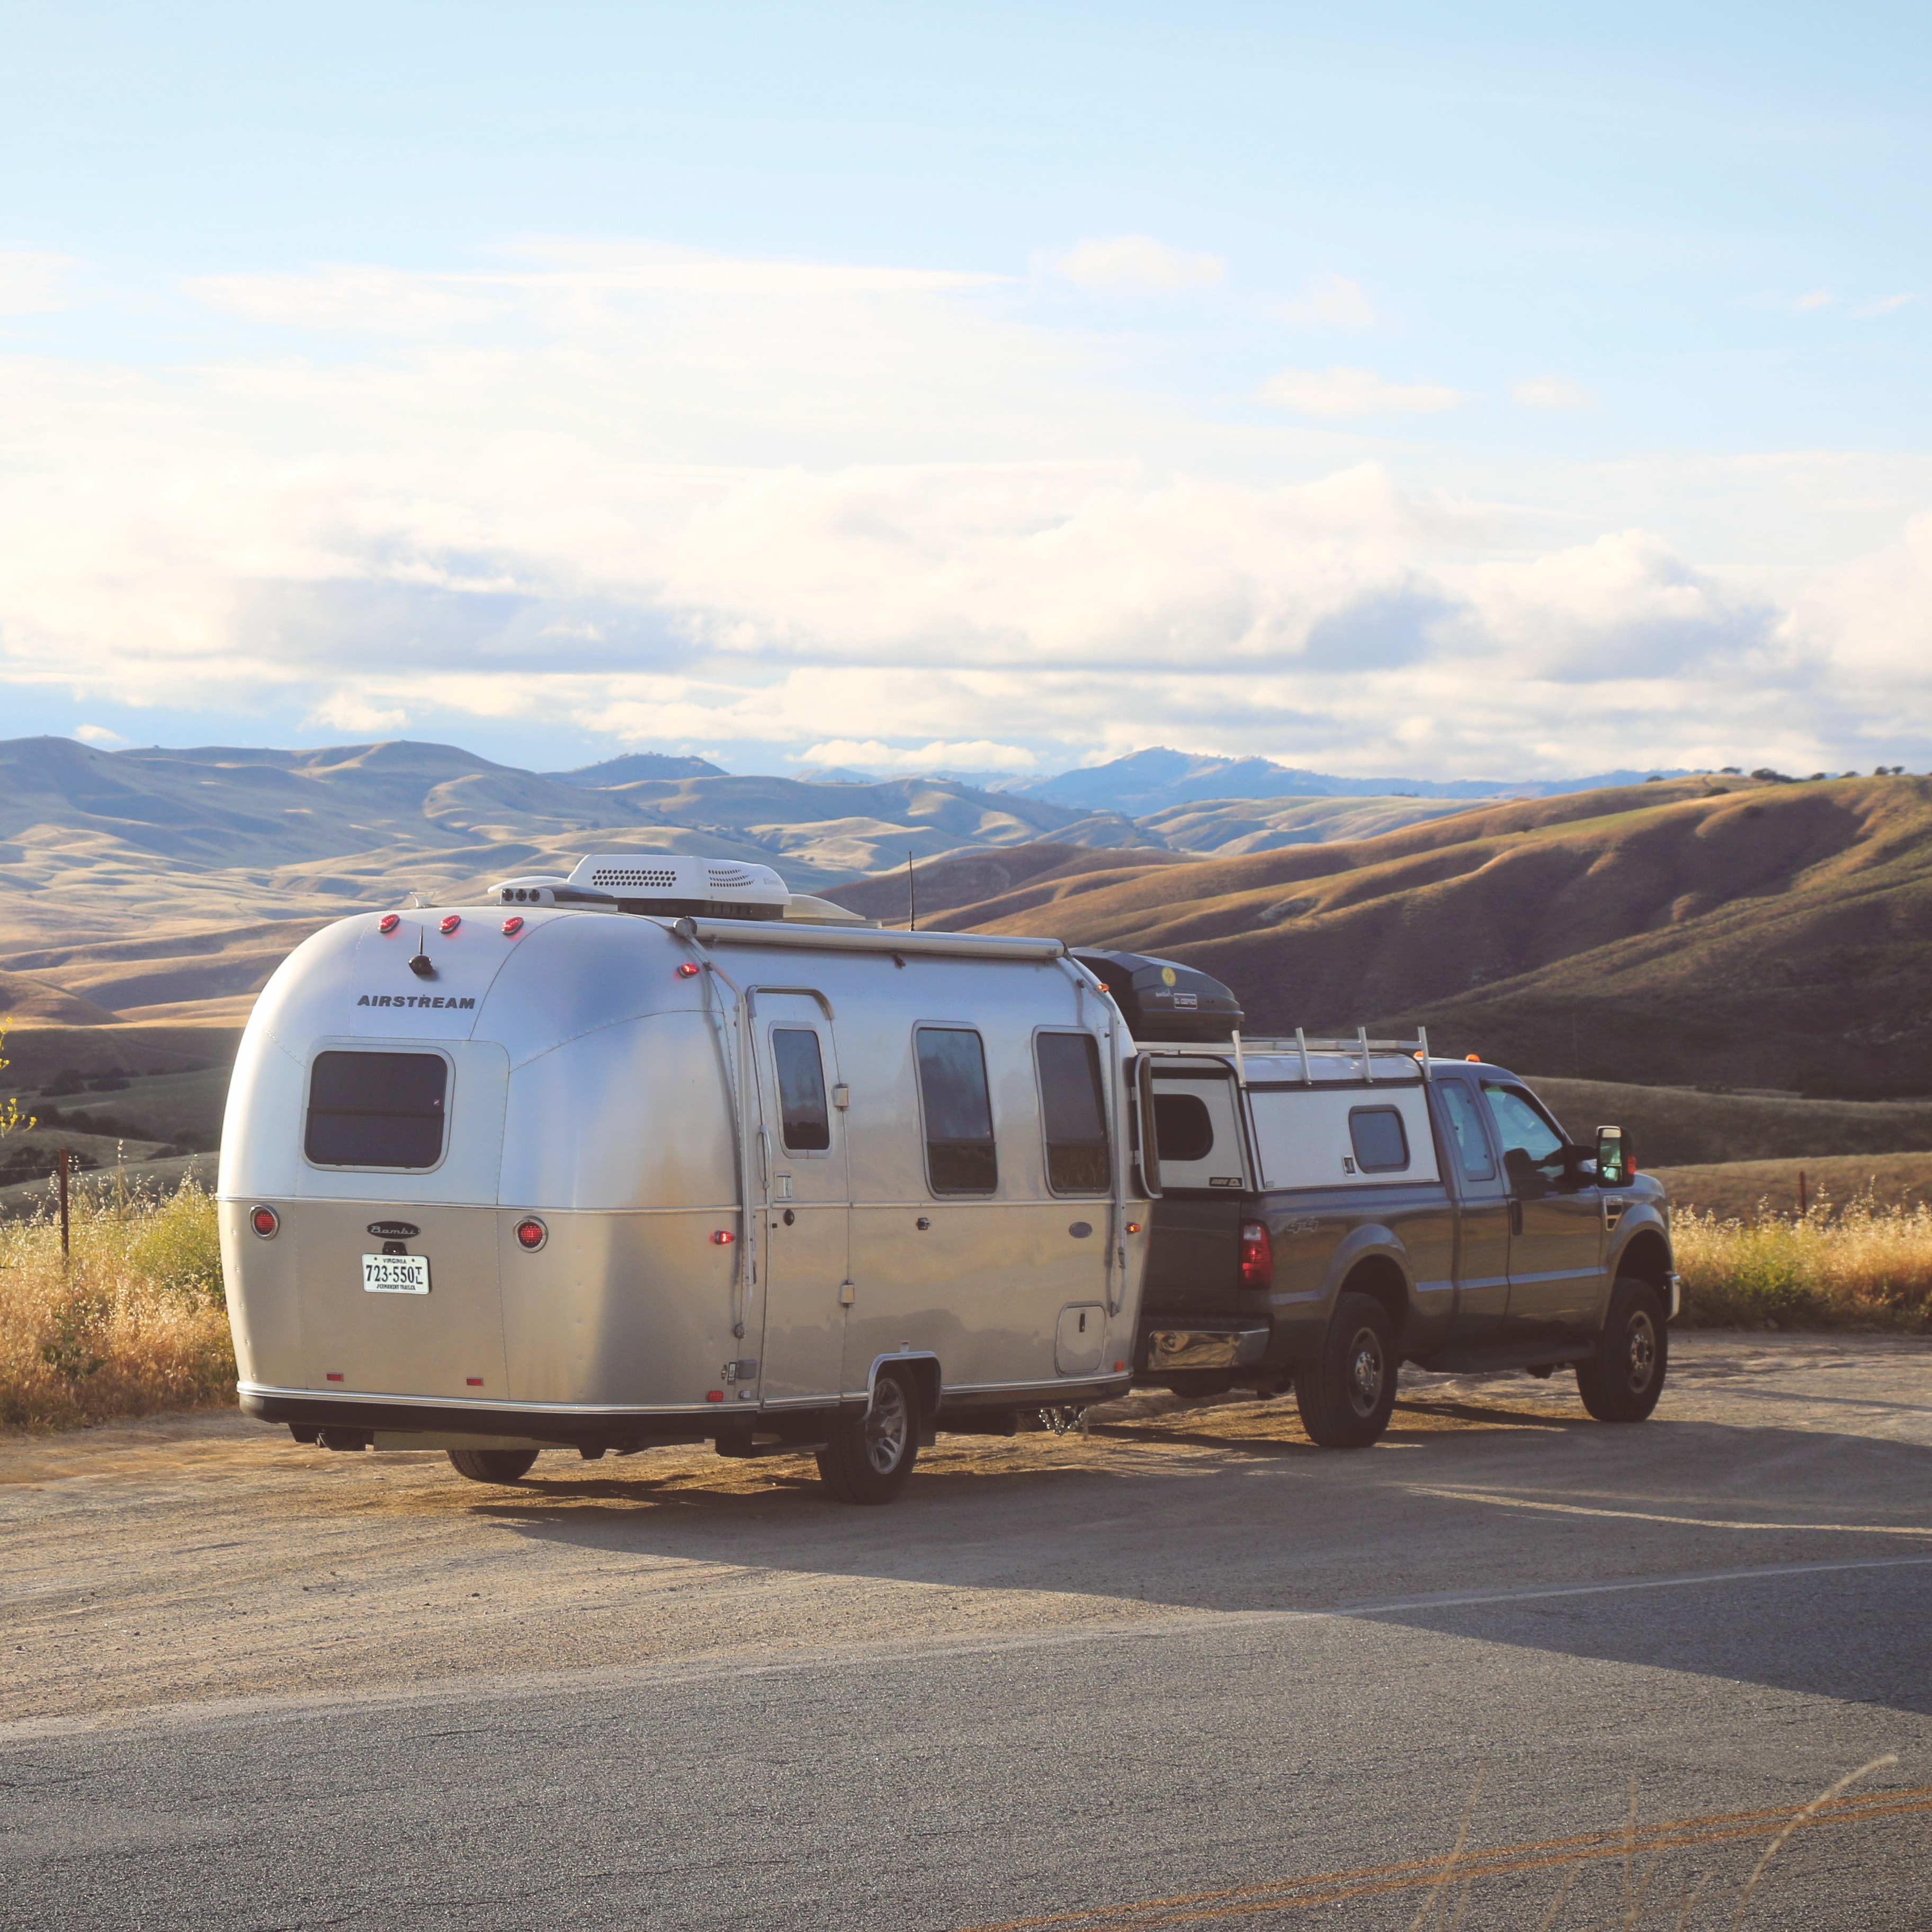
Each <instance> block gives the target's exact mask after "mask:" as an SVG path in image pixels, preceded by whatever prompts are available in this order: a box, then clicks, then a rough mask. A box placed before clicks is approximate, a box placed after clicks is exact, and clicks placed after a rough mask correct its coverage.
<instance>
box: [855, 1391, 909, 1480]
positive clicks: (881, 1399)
mask: <svg viewBox="0 0 1932 1932" xmlns="http://www.w3.org/2000/svg"><path fill="white" fill-rule="evenodd" d="M911 1433H912V1417H911V1415H910V1414H909V1413H908V1412H907V1407H906V1399H905V1391H904V1389H903V1388H901V1387H900V1386H899V1385H898V1382H897V1380H896V1379H895V1378H894V1377H892V1376H880V1378H879V1380H878V1383H877V1386H876V1387H875V1388H874V1389H873V1391H872V1406H871V1408H870V1409H868V1410H867V1411H866V1412H865V1457H866V1460H868V1462H869V1463H871V1466H872V1467H873V1468H874V1469H876V1470H877V1472H878V1473H879V1474H880V1475H882V1476H889V1475H891V1474H892V1472H893V1471H894V1470H895V1469H897V1468H898V1466H899V1464H900V1463H901V1460H904V1456H905V1451H906V1441H907V1437H908V1436H910V1434H911Z"/></svg>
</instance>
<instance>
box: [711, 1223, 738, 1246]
mask: <svg viewBox="0 0 1932 1932" xmlns="http://www.w3.org/2000/svg"><path fill="white" fill-rule="evenodd" d="M711 1238H712V1241H715V1243H716V1244H717V1245H718V1247H721V1248H728V1247H730V1245H731V1244H732V1243H733V1241H736V1239H737V1236H736V1235H734V1234H733V1233H732V1232H731V1230H730V1229H729V1228H714V1229H712V1231H711Z"/></svg>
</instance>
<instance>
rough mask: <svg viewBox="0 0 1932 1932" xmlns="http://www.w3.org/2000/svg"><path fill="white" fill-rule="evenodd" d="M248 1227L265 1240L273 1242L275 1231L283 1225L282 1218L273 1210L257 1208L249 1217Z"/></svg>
mask: <svg viewBox="0 0 1932 1932" xmlns="http://www.w3.org/2000/svg"><path fill="white" fill-rule="evenodd" d="M248 1225H249V1226H250V1227H251V1228H253V1229H254V1231H255V1232H256V1233H257V1234H258V1235H260V1236H261V1238H263V1241H273V1240H274V1239H275V1231H276V1230H277V1229H278V1228H280V1227H281V1225H282V1217H281V1216H280V1215H279V1214H277V1213H276V1212H275V1210H274V1209H273V1208H257V1209H256V1210H255V1211H254V1214H251V1215H250V1216H249V1217H248Z"/></svg>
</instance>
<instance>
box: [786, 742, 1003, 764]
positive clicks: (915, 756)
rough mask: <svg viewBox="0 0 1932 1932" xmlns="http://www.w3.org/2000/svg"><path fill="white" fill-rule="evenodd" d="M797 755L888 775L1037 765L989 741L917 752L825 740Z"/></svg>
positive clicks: (924, 747) (944, 744)
mask: <svg viewBox="0 0 1932 1932" xmlns="http://www.w3.org/2000/svg"><path fill="white" fill-rule="evenodd" d="M799 755H800V757H801V758H802V760H804V762H805V763H808V764H814V765H856V766H861V767H862V768H864V769H869V770H872V771H892V772H936V771H945V770H950V771H974V772H1030V771H1032V770H1034V769H1035V768H1036V767H1037V766H1038V764H1039V763H1040V760H1038V759H1037V757H1034V754H1033V753H1032V752H1031V751H1028V750H1027V749H1026V748H1025V747H1024V746H1023V745H1001V744H998V743H995V742H994V741H993V740H992V739H990V738H969V739H961V740H958V741H956V742H953V743H951V744H948V743H947V742H945V741H944V740H943V739H938V738H935V739H934V740H933V741H932V743H931V744H929V745H922V746H920V747H919V748H918V749H917V750H904V749H902V748H900V747H898V746H897V745H888V744H886V743H885V742H883V741H882V740H881V739H877V738H865V739H858V738H829V739H826V741H825V742H824V743H823V744H822V745H813V746H812V747H811V749H810V750H808V751H804V752H802V753H801V754H799Z"/></svg>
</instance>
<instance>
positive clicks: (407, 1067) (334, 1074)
mask: <svg viewBox="0 0 1932 1932" xmlns="http://www.w3.org/2000/svg"><path fill="white" fill-rule="evenodd" d="M448 1094H449V1061H446V1060H445V1059H444V1058H443V1055H441V1054H440V1053H318V1054H317V1055H316V1057H315V1065H314V1067H313V1068H312V1069H311V1071H310V1073H309V1082H308V1128H307V1131H306V1132H305V1134H304V1135H303V1137H302V1151H303V1152H304V1153H305V1154H307V1155H308V1157H309V1159H310V1160H311V1161H313V1162H314V1163H315V1165H316V1166H318V1167H434V1166H435V1165H436V1164H437V1162H438V1161H440V1160H442V1158H443V1102H444V1100H445V1099H446V1097H447V1096H448Z"/></svg>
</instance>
